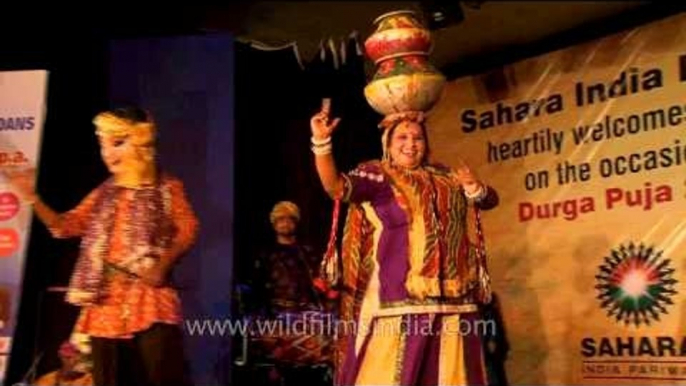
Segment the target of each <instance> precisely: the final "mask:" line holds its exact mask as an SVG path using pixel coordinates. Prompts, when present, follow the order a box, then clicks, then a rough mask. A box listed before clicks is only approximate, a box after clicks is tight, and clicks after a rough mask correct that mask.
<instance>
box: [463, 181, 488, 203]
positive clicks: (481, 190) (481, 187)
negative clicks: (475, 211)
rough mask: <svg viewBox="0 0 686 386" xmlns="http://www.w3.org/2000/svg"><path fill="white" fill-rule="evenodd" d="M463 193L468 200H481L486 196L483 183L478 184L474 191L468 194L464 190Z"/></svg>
mask: <svg viewBox="0 0 686 386" xmlns="http://www.w3.org/2000/svg"><path fill="white" fill-rule="evenodd" d="M464 195H465V196H467V198H468V199H470V200H475V201H481V200H483V198H484V197H486V187H485V186H484V185H483V184H479V189H477V190H476V192H474V193H471V194H470V193H467V191H466V190H465V191H464Z"/></svg>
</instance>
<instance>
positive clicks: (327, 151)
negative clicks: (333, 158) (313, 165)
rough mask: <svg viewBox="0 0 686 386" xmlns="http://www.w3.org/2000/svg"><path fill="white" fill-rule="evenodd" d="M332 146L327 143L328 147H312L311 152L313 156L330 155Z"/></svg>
mask: <svg viewBox="0 0 686 386" xmlns="http://www.w3.org/2000/svg"><path fill="white" fill-rule="evenodd" d="M332 150H333V146H331V144H330V143H329V144H328V145H319V146H312V152H313V153H314V154H315V155H326V154H331V152H332Z"/></svg>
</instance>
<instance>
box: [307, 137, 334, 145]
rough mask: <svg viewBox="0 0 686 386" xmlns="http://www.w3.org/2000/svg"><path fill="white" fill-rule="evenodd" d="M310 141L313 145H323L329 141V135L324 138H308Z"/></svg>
mask: <svg viewBox="0 0 686 386" xmlns="http://www.w3.org/2000/svg"><path fill="white" fill-rule="evenodd" d="M310 141H311V142H312V144H313V145H314V146H324V145H327V144H329V143H331V136H328V137H326V138H324V139H317V138H315V137H312V138H310Z"/></svg>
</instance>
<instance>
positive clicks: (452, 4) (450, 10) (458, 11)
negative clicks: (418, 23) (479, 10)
mask: <svg viewBox="0 0 686 386" xmlns="http://www.w3.org/2000/svg"><path fill="white" fill-rule="evenodd" d="M420 4H421V8H422V11H423V12H424V19H425V20H426V23H427V27H428V28H429V29H430V30H437V29H441V28H445V27H449V26H451V25H455V24H459V23H461V22H462V21H463V20H464V13H463V12H462V7H461V6H460V2H459V1H455V0H422V1H421V2H420Z"/></svg>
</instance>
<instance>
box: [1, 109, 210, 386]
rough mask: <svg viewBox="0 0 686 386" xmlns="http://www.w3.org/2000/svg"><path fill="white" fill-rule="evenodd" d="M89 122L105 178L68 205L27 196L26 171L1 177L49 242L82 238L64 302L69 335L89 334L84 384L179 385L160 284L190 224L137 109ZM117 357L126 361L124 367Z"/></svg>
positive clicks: (187, 243) (167, 304) (187, 239)
mask: <svg viewBox="0 0 686 386" xmlns="http://www.w3.org/2000/svg"><path fill="white" fill-rule="evenodd" d="M93 123H94V124H95V127H96V134H97V136H98V140H99V143H100V150H101V155H102V158H103V161H104V163H105V165H106V166H107V168H108V170H109V171H110V173H111V176H110V178H108V179H107V180H106V181H105V182H103V183H102V184H101V185H100V186H98V187H97V188H95V189H94V190H93V191H92V192H91V193H90V194H88V195H87V196H86V197H85V198H84V199H83V200H82V201H81V203H79V204H78V205H77V206H76V208H74V209H72V210H70V211H67V212H65V213H57V212H55V211H54V210H52V209H51V208H50V207H49V206H48V205H47V204H46V203H45V202H43V200H41V198H40V197H39V196H38V195H37V194H36V192H35V191H34V189H33V181H34V180H35V173H34V172H32V171H28V172H16V173H9V174H6V176H7V177H8V179H9V181H10V182H11V183H13V185H14V186H15V188H16V189H17V190H18V191H19V192H20V193H21V194H22V196H23V198H24V199H25V200H27V201H29V202H31V203H32V204H33V208H34V211H35V213H36V215H37V216H38V218H39V219H40V220H41V221H42V222H43V223H44V224H45V225H46V226H47V228H48V229H49V230H50V232H51V233H52V235H53V236H55V237H58V238H69V237H80V238H81V239H82V240H81V252H80V255H79V258H78V259H77V261H76V266H75V268H74V272H73V274H72V277H71V280H70V283H69V290H68V292H67V301H68V302H69V303H72V304H74V305H77V306H80V307H81V313H80V316H79V319H78V320H77V323H76V326H75V329H74V331H75V332H76V333H78V334H84V335H88V336H90V343H91V350H92V356H93V379H94V383H95V384H96V385H102V386H110V385H121V384H145V385H185V384H189V382H188V378H187V373H186V372H185V369H184V367H185V366H184V357H183V349H182V335H181V329H180V328H179V325H180V322H181V303H180V299H179V296H178V294H177V292H176V290H175V289H173V288H171V287H170V286H169V285H168V284H167V281H166V278H167V276H168V274H169V273H170V271H171V270H172V268H173V267H174V265H175V264H176V262H177V260H178V259H179V258H180V257H181V256H182V255H183V254H184V253H185V252H186V251H187V250H188V249H189V248H190V247H191V246H192V244H193V243H194V241H195V239H196V234H197V229H198V220H197V218H196V216H195V213H194V212H193V209H192V208H191V205H190V203H189V202H188V200H187V198H186V194H185V191H184V186H183V183H182V182H181V181H180V180H179V179H177V178H176V177H173V176H171V175H170V174H168V173H164V172H161V171H160V169H159V168H158V166H157V164H156V162H155V134H156V126H155V123H154V121H153V119H152V117H151V116H150V115H149V114H148V113H147V112H145V111H143V110H141V109H139V108H122V109H115V110H112V111H107V112H103V113H101V114H98V115H97V116H96V117H95V119H94V121H93ZM122 353H126V356H128V357H130V358H136V359H135V361H136V363H134V362H130V363H129V361H127V362H126V363H127V364H124V362H122V361H121V358H122V356H121V354H122ZM123 376H126V379H124V378H122V377H123ZM128 377H131V379H129V378H128Z"/></svg>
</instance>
